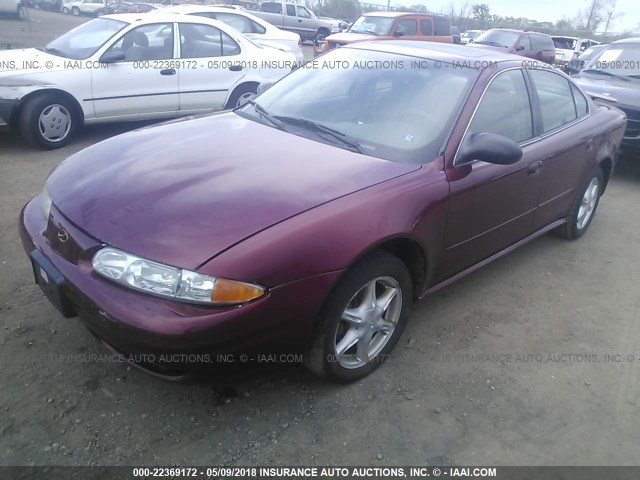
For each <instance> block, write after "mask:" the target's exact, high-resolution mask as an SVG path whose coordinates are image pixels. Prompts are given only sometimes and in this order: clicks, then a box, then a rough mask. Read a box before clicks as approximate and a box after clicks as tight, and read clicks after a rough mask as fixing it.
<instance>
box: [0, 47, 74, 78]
mask: <svg viewBox="0 0 640 480" xmlns="http://www.w3.org/2000/svg"><path fill="white" fill-rule="evenodd" d="M65 61H69V59H68V58H62V57H58V56H56V55H51V54H50V53H45V52H41V51H40V50H38V49H35V48H21V49H16V50H2V51H0V78H2V79H3V80H0V86H2V85H4V78H5V77H8V76H12V75H20V74H25V73H36V72H47V73H51V72H54V71H57V70H63V69H64V62H65Z"/></svg>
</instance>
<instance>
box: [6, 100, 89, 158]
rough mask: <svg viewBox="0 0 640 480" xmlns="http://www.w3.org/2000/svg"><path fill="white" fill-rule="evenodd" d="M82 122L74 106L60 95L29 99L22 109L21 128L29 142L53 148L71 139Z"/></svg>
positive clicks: (48, 148)
mask: <svg viewBox="0 0 640 480" xmlns="http://www.w3.org/2000/svg"><path fill="white" fill-rule="evenodd" d="M78 123H79V119H78V115H77V114H76V113H75V109H74V106H73V105H71V103H70V102H69V101H68V100H66V99H64V98H60V97H59V96H57V95H52V94H45V95H39V96H36V97H33V98H31V99H29V100H27V103H26V104H25V106H24V108H23V109H22V112H21V113H20V119H19V129H20V133H21V134H22V136H23V137H24V138H25V140H27V141H28V142H29V143H30V144H32V145H34V146H36V147H40V148H45V149H47V150H52V149H55V148H60V147H63V146H65V145H66V144H67V143H69V140H70V139H71V137H72V136H73V134H74V133H75V131H76V129H77V126H78Z"/></svg>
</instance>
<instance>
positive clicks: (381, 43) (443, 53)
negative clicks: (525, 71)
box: [342, 40, 522, 62]
mask: <svg viewBox="0 0 640 480" xmlns="http://www.w3.org/2000/svg"><path fill="white" fill-rule="evenodd" d="M342 48H355V49H360V50H373V51H377V52H385V53H395V54H398V55H409V56H413V57H419V58H425V59H431V60H440V61H443V62H451V61H465V60H472V61H473V60H480V61H496V62H506V61H513V60H519V61H522V57H520V56H518V55H513V54H510V53H502V52H498V51H494V50H489V49H484V48H469V47H468V46H466V45H456V44H454V43H438V42H427V41H420V40H415V41H411V42H407V41H406V40H376V41H369V42H357V43H353V44H350V45H345V46H344V47H342Z"/></svg>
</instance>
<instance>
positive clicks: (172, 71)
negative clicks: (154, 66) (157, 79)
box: [160, 68, 176, 75]
mask: <svg viewBox="0 0 640 480" xmlns="http://www.w3.org/2000/svg"><path fill="white" fill-rule="evenodd" d="M175 74H176V69H175V68H165V69H164V70H160V75H175Z"/></svg>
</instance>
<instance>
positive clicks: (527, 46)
mask: <svg viewBox="0 0 640 480" xmlns="http://www.w3.org/2000/svg"><path fill="white" fill-rule="evenodd" d="M523 47H524V48H523ZM518 51H519V52H530V51H531V37H530V36H529V35H522V36H521V37H520V42H519V43H518Z"/></svg>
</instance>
